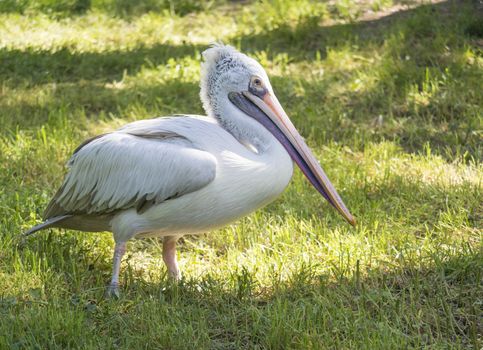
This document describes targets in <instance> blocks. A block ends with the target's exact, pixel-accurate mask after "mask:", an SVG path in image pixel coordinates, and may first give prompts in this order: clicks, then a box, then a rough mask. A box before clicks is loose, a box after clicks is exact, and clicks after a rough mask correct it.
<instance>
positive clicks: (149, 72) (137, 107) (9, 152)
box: [0, 0, 483, 349]
mask: <svg viewBox="0 0 483 350" xmlns="http://www.w3.org/2000/svg"><path fill="white" fill-rule="evenodd" d="M218 40H221V41H223V42H225V43H229V44H231V45H233V46H235V47H237V48H239V49H240V50H242V51H244V52H246V53H248V54H249V55H251V56H253V57H255V58H256V59H257V60H259V62H260V63H261V64H262V65H263V66H264V67H265V68H266V70H267V73H268V75H269V76H270V77H271V81H272V85H273V86H274V89H275V91H276V93H277V96H278V98H279V100H280V102H281V103H282V105H283V106H284V108H285V110H286V111H287V113H288V114H289V116H291V118H292V120H293V122H294V124H295V125H296V126H297V128H298V129H299V130H300V132H301V134H302V135H304V136H305V137H306V140H307V142H308V144H309V145H310V146H311V147H312V148H313V150H314V152H315V154H316V155H317V157H318V158H319V159H320V161H321V163H322V165H323V167H324V169H325V170H326V172H327V173H328V176H329V178H330V179H331V180H332V182H333V183H334V185H335V187H336V188H337V189H338V191H339V193H340V194H341V196H342V197H343V199H344V201H345V203H346V204H347V206H348V208H349V209H350V210H351V212H352V213H353V214H354V215H355V216H356V217H357V220H358V225H357V227H355V228H353V227H350V226H349V225H348V224H347V223H345V222H344V220H343V219H342V217H341V216H340V215H338V214H337V213H336V211H335V210H333V209H332V208H331V207H330V206H329V204H328V203H327V202H325V201H324V200H322V198H321V196H320V194H318V193H317V192H316V191H315V190H314V189H313V188H312V187H311V186H310V185H309V184H308V182H307V181H306V180H305V178H303V176H302V175H301V173H300V172H299V171H297V172H296V173H295V175H294V178H293V181H292V183H291V185H290V186H289V187H288V188H287V190H286V191H285V192H284V194H283V195H282V196H281V197H280V198H279V199H278V200H277V201H275V202H274V203H272V204H270V205H269V206H267V207H266V208H264V209H263V210H260V211H258V212H256V213H253V214H252V215H250V216H248V217H246V218H244V219H242V220H240V221H239V222H237V223H235V224H233V225H231V226H228V227H226V228H224V229H221V230H218V231H215V232H209V233H206V234H203V235H199V236H185V237H184V238H183V239H182V240H181V242H180V244H179V252H178V254H179V261H180V265H181V269H182V271H183V280H182V281H181V282H180V283H177V284H176V283H173V282H171V281H170V280H169V279H168V277H167V275H166V270H165V267H164V264H163V262H162V258H161V244H160V242H159V241H158V240H155V239H148V240H136V241H132V242H130V243H129V245H128V254H126V257H125V259H124V260H123V265H122V270H121V282H122V284H123V285H122V295H121V298H120V299H119V300H109V299H105V298H104V297H103V293H104V287H105V285H106V284H107V283H108V281H109V277H110V273H111V258H112V249H113V240H112V237H111V234H110V233H82V232H76V231H69V230H59V229H53V230H47V231H43V232H39V233H37V234H36V235H34V236H32V237H30V238H29V239H28V240H25V241H22V240H20V239H18V235H19V234H20V233H21V232H23V231H25V230H27V229H28V228H29V227H31V226H33V225H35V224H37V223H39V222H40V221H41V214H42V211H43V210H44V208H45V207H46V205H47V203H48V201H49V199H50V197H51V196H52V195H53V194H54V193H55V191H56V189H57V188H58V186H59V185H60V183H61V181H62V178H63V174H64V173H65V171H66V168H65V163H66V161H67V160H68V158H69V156H70V154H71V153H72V152H73V150H74V149H75V148H76V146H77V145H78V144H79V143H80V142H82V141H83V140H84V139H86V138H88V137H90V136H94V135H96V134H98V133H102V132H105V131H107V130H112V129H113V128H116V127H118V126H120V125H122V124H124V123H126V122H129V121H133V120H137V119H145V118H150V117H156V116H163V115H169V114H172V113H191V114H195V113H198V114H202V113H203V109H202V106H201V102H200V101H199V97H198V94H199V65H200V60H201V52H202V51H203V50H204V49H205V48H207V47H208V46H209V44H210V43H212V42H214V41H218ZM482 50H483V7H482V5H481V4H480V3H479V2H478V1H457V0H453V1H433V2H431V1H424V2H417V1H407V0H405V1H398V0H371V1H369V0H367V1H357V2H355V1H350V0H333V1H328V2H313V1H308V0H296V1H288V0H275V1H264V2H255V1H221V0H220V1H202V2H197V1H191V0H183V1H179V2H175V1H167V0H166V1H163V0H142V1H137V2H131V1H128V0H119V1H113V0H92V1H85V0H62V1H53V0H38V1H34V0H24V1H15V0H4V1H0V349H47V348H48V349H67V348H77V349H98V348H102V349H132V348H146V349H154V348H160V349H421V348H429V349H480V348H481V347H482V346H483V322H482V299H483V288H482V281H481V277H482V272H483V246H482V240H481V238H482V234H481V228H482V226H483V200H482V199H483V196H482V180H483V165H482V163H481V161H482V158H483V129H482V110H483V92H482V91H483V54H482V52H483V51H482Z"/></svg>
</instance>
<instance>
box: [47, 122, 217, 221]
mask: <svg viewBox="0 0 483 350" xmlns="http://www.w3.org/2000/svg"><path fill="white" fill-rule="evenodd" d="M68 166H69V167H70V171H69V173H68V174H67V176H66V178H65V180H64V183H63V185H62V187H61V188H60V189H59V191H58V192H57V193H56V195H55V196H54V198H53V199H52V200H51V202H50V204H49V206H48V207H47V209H46V211H45V213H44V218H45V219H48V218H52V217H56V216H60V215H66V214H75V215H79V214H95V215H102V214H108V213H112V212H115V211H117V210H122V209H128V208H136V209H137V211H138V212H144V211H145V210H147V209H149V208H150V207H151V206H153V205H155V204H158V203H161V202H163V201H165V200H168V199H172V198H176V197H180V196H182V195H184V194H187V193H190V192H194V191H196V190H198V189H200V188H202V187H204V186H206V185H207V184H209V183H210V182H211V181H213V179H214V178H215V175H216V158H215V157H214V156H213V155H211V154H210V153H208V152H206V151H203V150H200V149H197V148H196V147H195V146H194V145H193V143H192V142H191V141H190V140H189V139H187V138H186V137H184V136H181V135H179V134H177V133H174V132H171V131H150V132H146V131H145V130H142V129H137V130H136V129H134V130H130V129H129V128H128V129H125V130H123V129H121V130H119V131H117V132H113V133H110V134H105V135H100V136H97V137H95V138H93V139H90V140H88V141H86V142H84V143H83V144H82V145H81V146H79V148H78V149H77V150H76V151H75V152H74V155H73V156H72V158H71V159H70V161H69V163H68Z"/></svg>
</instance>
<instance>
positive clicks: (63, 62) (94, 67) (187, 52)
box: [0, 44, 205, 87]
mask: <svg viewBox="0 0 483 350" xmlns="http://www.w3.org/2000/svg"><path fill="white" fill-rule="evenodd" d="M204 48H205V46H201V45H193V44H185V45H179V46H178V45H169V44H156V45H154V46H152V47H137V48H133V49H132V50H128V51H121V50H115V51H107V52H84V53H74V52H72V51H70V50H69V49H67V48H63V49H61V50H59V51H56V52H50V51H40V50H35V49H28V50H27V51H22V50H18V49H8V48H3V49H0V61H1V62H2V64H1V65H0V76H2V77H3V79H4V84H6V85H7V86H11V87H15V86H17V85H20V86H23V85H28V86H35V85H42V84H46V83H63V82H71V83H76V82H79V83H82V82H84V81H89V80H94V81H104V82H107V81H113V80H120V79H121V78H122V77H123V74H125V73H128V74H130V75H133V74H135V73H136V72H138V71H139V70H140V69H141V67H143V66H157V65H160V64H164V63H166V62H167V61H168V60H169V59H172V58H180V57H185V56H195V54H196V53H198V52H200V51H201V50H203V49H204Z"/></svg>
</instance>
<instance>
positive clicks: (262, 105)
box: [200, 45, 355, 225]
mask: <svg viewBox="0 0 483 350" xmlns="http://www.w3.org/2000/svg"><path fill="white" fill-rule="evenodd" d="M203 58H204V62H203V64H202V67H201V68H202V69H201V92H200V96H201V100H202V102H203V107H204V108H205V110H206V112H207V113H208V115H212V116H215V117H217V118H218V119H221V121H222V122H224V120H223V118H222V117H221V115H220V113H221V111H222V106H223V105H226V104H231V105H233V106H234V107H236V108H237V109H238V110H239V111H241V112H243V115H244V117H247V118H253V119H254V120H256V121H257V122H259V123H260V124H261V127H265V128H266V129H267V130H268V131H269V132H271V133H272V134H273V135H274V136H275V137H276V138H277V139H278V141H279V142H280V143H281V144H282V145H283V146H284V148H285V149H286V150H287V152H288V153H289V154H290V156H291V158H292V159H293V160H294V162H295V163H297V165H298V166H299V167H300V169H301V170H302V172H303V173H304V175H305V176H306V177H307V179H308V180H309V181H310V183H311V184H312V185H313V186H314V187H315V188H316V189H317V190H318V191H319V192H320V193H321V194H322V195H323V196H324V197H325V199H327V201H328V202H329V203H330V204H331V205H332V206H334V207H335V208H336V209H337V210H338V211H339V213H340V214H341V215H342V216H343V217H344V218H345V219H346V220H347V221H348V222H349V223H350V224H352V225H355V219H354V217H353V216H352V215H351V213H350V212H349V210H348V209H347V208H346V206H345V204H344V202H343V201H342V199H341V198H340V196H339V194H338V193H337V191H336V190H335V188H334V186H333V185H332V184H331V182H330V181H329V179H328V178H327V176H326V175H325V172H324V171H323V170H322V168H321V166H320V164H319V162H318V161H317V160H316V158H315V157H314V155H313V154H312V152H311V151H310V149H309V147H308V146H307V144H306V143H305V141H304V140H303V138H302V137H301V136H300V134H299V133H298V131H297V129H295V126H294V125H293V124H292V122H291V121H290V118H289V117H288V116H287V114H286V113H285V111H284V110H283V108H282V106H281V105H280V102H278V99H277V97H276V96H275V94H274V92H273V89H272V86H271V85H270V81H269V79H268V76H267V73H266V72H265V70H264V69H263V67H262V66H261V65H260V64H259V63H258V62H257V61H255V60H254V59H253V58H250V57H248V56H246V55H244V54H242V53H240V52H238V51H237V50H236V49H234V48H233V47H231V46H225V45H214V46H213V47H211V48H209V49H208V50H206V51H205V52H203Z"/></svg>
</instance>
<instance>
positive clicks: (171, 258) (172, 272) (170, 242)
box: [163, 236, 181, 281]
mask: <svg viewBox="0 0 483 350" xmlns="http://www.w3.org/2000/svg"><path fill="white" fill-rule="evenodd" d="M178 239H179V236H167V237H164V241H163V260H164V263H165V264H166V267H167V268H168V274H169V276H170V277H171V278H172V279H174V280H175V281H178V280H179V279H180V278H181V272H180V271H179V267H178V261H177V260H176V242H177V241H178Z"/></svg>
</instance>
